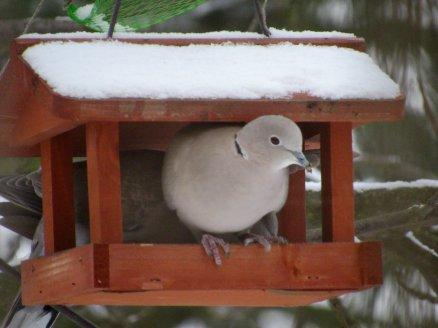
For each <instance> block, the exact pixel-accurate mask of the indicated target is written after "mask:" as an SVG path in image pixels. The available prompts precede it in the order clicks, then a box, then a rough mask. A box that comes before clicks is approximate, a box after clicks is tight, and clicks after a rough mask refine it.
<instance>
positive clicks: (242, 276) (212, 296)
mask: <svg viewBox="0 0 438 328" xmlns="http://www.w3.org/2000/svg"><path fill="white" fill-rule="evenodd" d="M22 279H23V285H22V294H23V301H24V303H25V304H28V305H32V304H69V303H71V304H78V305H85V304H108V305H111V304H119V305H135V304H137V305H140V304H141V305H199V306H200V305H204V306H205V305H209V306H219V305H235V306H238V305H240V306H244V305H245V306H295V305H305V304H310V303H313V302H316V301H319V300H323V299H325V298H327V297H332V296H336V295H340V294H343V293H347V292H351V291H358V290H361V289H364V288H369V287H372V286H376V285H379V284H381V282H382V273H381V245H380V243H377V242H365V243H326V244H322V243H317V244H290V245H284V246H273V247H272V250H271V251H270V252H265V251H264V249H263V248H262V247H261V246H259V245H252V246H249V247H244V246H238V245H232V247H231V256H230V257H229V258H225V259H224V263H223V265H222V266H221V267H216V266H215V265H214V263H213V261H212V259H211V258H208V257H207V256H206V255H205V253H204V251H203V249H202V248H201V246H199V245H150V244H145V245H136V244H111V245H88V246H83V247H79V248H76V249H73V250H68V251H63V252H60V253H57V254H55V255H52V256H49V257H45V258H40V259H35V260H30V261H26V262H25V263H24V264H23V267H22ZM53 286H56V288H52V287H53Z"/></svg>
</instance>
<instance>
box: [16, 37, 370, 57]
mask: <svg viewBox="0 0 438 328" xmlns="http://www.w3.org/2000/svg"><path fill="white" fill-rule="evenodd" d="M92 40H96V39H92ZM113 40H117V41H119V42H129V43H137V44H160V45H166V46H188V45H191V44H220V43H224V42H227V43H228V42H229V43H233V44H248V43H250V44H255V45H269V44H278V43H284V42H290V43H292V44H311V45H319V46H338V47H343V48H350V49H354V50H358V51H362V52H364V51H365V50H366V45H365V40H364V39H363V38H356V37H354V38H228V39H227V38H221V39H218V38H191V39H189V38H149V39H148V38H143V39H140V38H138V39H130V38H113ZM53 41H66V39H65V38H47V39H44V38H37V39H35V38H33V39H32V38H20V39H15V40H14V42H13V45H12V47H13V49H14V53H17V54H22V53H23V51H24V50H26V49H27V48H28V47H30V46H33V45H35V44H38V43H42V42H53ZM71 41H74V42H87V41H90V38H74V39H72V40H71Z"/></svg>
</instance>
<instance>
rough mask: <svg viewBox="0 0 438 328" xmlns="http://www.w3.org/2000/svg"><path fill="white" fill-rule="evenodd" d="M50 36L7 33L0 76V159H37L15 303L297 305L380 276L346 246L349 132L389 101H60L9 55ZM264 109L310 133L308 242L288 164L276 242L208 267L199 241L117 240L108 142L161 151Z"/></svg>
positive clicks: (350, 236)
mask: <svg viewBox="0 0 438 328" xmlns="http://www.w3.org/2000/svg"><path fill="white" fill-rule="evenodd" d="M54 40H56V39H54V38H50V39H47V40H45V39H17V40H15V42H14V43H13V45H12V48H11V60H10V62H9V64H8V66H7V68H6V71H5V74H4V75H3V76H2V78H1V79H0V128H1V129H0V154H3V155H10V156H11V155H15V156H39V155H40V154H41V157H42V169H43V179H42V180H43V181H42V184H43V189H44V199H43V213H44V214H43V216H44V220H45V222H44V229H45V230H44V231H45V256H44V257H41V258H37V259H32V260H28V261H25V262H24V263H23V265H22V271H21V273H22V283H23V289H22V296H23V303H24V304H26V305H34V304H48V303H49V304H77V305H86V304H106V305H163V306H165V305H181V306H183V305H194V306H214V305H218V306H219V305H230V306H231V305H234V306H297V305H307V304H311V303H314V302H317V301H321V300H325V299H328V298H330V297H334V296H338V295H341V294H345V293H348V292H354V291H360V290H363V289H365V288H369V287H372V286H376V285H379V284H381V282H382V271H381V270H382V263H381V245H380V243H376V242H364V243H354V193H353V151H352V128H353V127H354V126H356V125H359V124H365V123H369V122H377V121H394V120H398V119H400V118H401V117H402V115H403V107H404V96H403V95H400V96H399V97H396V98H393V99H380V100H370V99H340V100H336V101H333V100H326V99H319V98H315V97H311V96H309V95H308V94H294V95H292V96H291V97H289V98H283V99H275V100H272V99H259V100H241V99H240V100H239V99H210V100H196V99H195V100H193V99H192V100H187V99H186V100H184V99H161V100H151V99H133V98H128V99H105V100H99V99H78V98H71V97H65V96H61V95H59V94H57V93H56V92H54V91H53V90H52V89H51V88H50V87H49V86H48V84H47V83H46V82H45V81H43V80H42V79H41V78H40V77H39V76H38V75H37V74H36V73H35V72H34V71H33V70H32V69H31V67H30V66H29V65H28V64H27V63H26V62H25V61H24V59H23V58H22V56H21V55H22V53H23V51H24V50H25V49H27V48H28V47H30V46H32V45H34V44H36V43H40V42H47V41H54ZM62 40H63V41H65V39H62ZM83 41H86V40H80V39H76V40H74V42H83ZM120 41H122V42H123V41H126V40H120ZM129 42H133V43H144V44H146V43H147V44H161V45H179V46H186V45H188V44H191V43H195V44H210V43H222V42H230V43H246V44H262V45H266V44H271V43H278V42H291V43H295V44H297V43H306V44H314V45H336V46H339V47H347V48H352V49H355V50H359V51H364V50H365V43H364V40H363V39H361V38H347V39H338V38H325V39H302V38H300V39H294V38H287V39H267V38H266V39H264V38H262V39H229V40H226V39H135V40H129ZM267 114H279V115H284V116H286V117H288V118H290V119H292V120H294V121H296V122H297V123H298V124H299V126H300V128H301V130H302V132H303V136H304V139H305V140H306V142H305V146H306V147H307V146H308V145H310V142H311V141H310V140H314V139H311V138H314V137H318V136H319V139H318V141H317V145H316V146H317V148H319V147H320V148H321V176H322V190H321V199H322V241H323V242H322V243H315V244H312V243H306V204H305V195H306V194H305V175H304V172H303V171H300V172H298V173H295V174H294V175H293V176H292V179H291V180H290V184H289V187H290V188H289V190H290V191H289V196H288V200H287V202H286V204H285V206H284V208H283V210H282V212H281V214H280V222H279V225H280V231H281V234H282V235H283V236H285V237H287V238H288V239H289V240H290V241H291V244H289V245H283V246H278V245H274V246H273V247H272V250H271V252H265V251H264V250H263V248H262V247H261V246H259V245H251V246H249V247H243V246H238V245H232V247H231V256H230V257H229V258H226V259H224V264H223V265H222V266H221V267H216V266H215V265H214V263H213V261H212V259H211V258H208V257H207V255H206V254H205V253H204V251H203V250H202V248H201V246H200V245H142V244H121V242H122V212H121V193H120V163H119V151H120V150H124V149H162V150H164V149H166V147H167V145H168V143H169V140H170V139H171V138H172V136H173V135H174V133H175V132H176V131H177V130H178V129H179V128H181V127H182V126H183V125H185V124H187V123H190V122H247V121H250V120H252V119H254V118H256V117H258V116H260V115H267ZM11 136H12V137H11ZM314 146H315V145H314V144H312V148H313V147H314ZM78 155H80V156H87V175H88V191H89V193H88V194H89V212H90V213H89V214H90V215H89V216H90V237H91V238H90V239H91V241H92V244H90V245H86V246H82V247H78V248H74V245H75V232H74V220H75V218H74V202H73V167H72V157H73V156H78Z"/></svg>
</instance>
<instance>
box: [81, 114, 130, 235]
mask: <svg viewBox="0 0 438 328" xmlns="http://www.w3.org/2000/svg"><path fill="white" fill-rule="evenodd" d="M86 144H87V145H86V147H87V176H88V203H89V212H90V236H91V241H92V242H93V243H101V244H107V243H120V242H122V239H123V231H122V200H121V181H120V160H119V125H118V123H115V122H105V123H99V122H95V123H87V124H86Z"/></svg>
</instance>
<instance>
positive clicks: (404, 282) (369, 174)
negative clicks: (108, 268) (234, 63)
mask: <svg viewBox="0 0 438 328" xmlns="http://www.w3.org/2000/svg"><path fill="white" fill-rule="evenodd" d="M75 2H77V3H81V2H82V3H87V1H75ZM89 2H91V1H89ZM38 3H39V0H38V1H37V0H27V1H13V0H1V1H0V65H1V66H2V65H3V64H4V63H5V62H6V60H7V58H8V49H9V44H10V42H11V40H12V39H13V38H15V37H16V36H18V35H20V34H21V32H22V31H23V29H24V27H25V25H26V23H27V20H28V17H30V16H31V15H32V14H33V12H34V10H35V8H36V6H37V4H38ZM63 6H64V2H63V1H62V0H46V1H45V2H44V4H43V7H42V9H41V11H40V12H39V14H38V17H37V18H36V19H35V20H34V22H33V24H32V26H31V28H30V32H39V33H48V32H61V31H76V30H79V29H80V28H79V27H78V26H76V25H75V24H74V23H73V22H71V21H70V20H69V19H68V18H66V17H65V11H64V10H63ZM267 16H268V25H270V26H271V27H275V28H284V29H289V30H297V31H300V30H315V31H331V30H337V31H342V32H350V33H354V34H356V35H357V36H360V37H364V38H365V39H366V41H367V45H368V53H369V54H370V55H371V56H372V57H373V59H374V60H375V61H376V63H377V64H378V65H379V66H380V67H381V69H382V70H384V71H385V72H387V73H388V74H389V75H390V76H391V77H392V79H394V80H395V81H396V82H398V83H399V85H400V86H401V88H402V90H403V91H404V93H405V94H406V96H407V107H406V114H405V118H404V119H403V120H402V121H400V122H396V123H379V124H370V125H367V126H364V127H359V128H357V129H355V132H354V150H355V151H356V152H357V153H358V154H359V155H358V156H357V157H356V158H355V180H357V181H396V180H405V181H412V180H417V179H438V1H436V0H306V1H305V0H293V1H292V0H290V1H289V0H270V1H268V2H267ZM255 22H256V21H255V19H254V10H253V2H252V1H251V0H208V1H207V2H206V3H205V4H203V5H201V6H200V7H199V8H198V9H197V10H195V11H194V12H191V13H189V14H186V15H183V16H180V17H177V18H174V19H172V20H170V21H168V22H166V23H164V24H162V25H159V26H156V27H154V28H152V29H151V31H178V32H192V31H199V32H201V31H214V30H240V31H246V30H254V29H256V28H257V24H256V23H255ZM38 165H39V163H38V159H30V160H29V159H26V160H23V159H17V158H1V159H0V175H5V174H15V173H24V172H29V171H31V170H33V169H35V168H37V167H38ZM308 178H309V179H310V180H314V181H318V174H317V173H316V174H313V175H312V176H309V177H308ZM308 200H309V201H308V211H309V228H310V230H309V235H311V234H312V231H316V230H317V229H318V227H319V225H320V224H319V216H320V215H319V211H320V200H319V192H318V191H317V190H316V191H315V189H314V190H313V191H312V190H309V191H308ZM356 211H357V219H358V227H361V228H360V229H358V237H359V238H360V239H361V240H382V241H383V242H384V270H385V279H384V284H383V285H382V286H381V287H379V288H374V289H372V290H369V291H365V292H360V293H356V294H351V295H347V296H344V297H341V298H338V299H334V300H331V301H327V302H321V303H318V304H315V305H312V306H307V307H300V308H291V309H251V308H163V307H161V308H143V307H132V308H128V307H102V306H92V307H86V308H85V307H84V308H78V311H79V312H80V313H81V314H83V315H84V316H86V317H88V318H90V319H91V320H92V321H93V322H95V323H97V324H99V325H101V326H102V327H437V326H438V296H437V294H438V254H437V252H438V188H437V187H433V186H431V185H428V184H427V183H425V184H424V186H422V187H418V188H397V189H391V190H389V189H385V188H379V189H365V190H361V191H357V192H356ZM28 254H29V242H27V241H25V240H24V239H22V238H20V237H18V236H17V235H15V234H13V233H12V232H9V231H8V230H6V229H4V228H0V256H1V258H3V259H5V260H7V261H8V262H9V263H10V264H13V265H18V264H19V263H20V261H21V260H22V259H25V258H26V257H27V256H28ZM17 290H18V284H17V283H16V282H15V281H13V279H12V278H9V277H8V276H6V275H5V274H3V273H0V318H3V317H4V315H5V314H6V312H7V310H8V308H9V305H10V303H11V302H12V300H13V297H14V295H15V293H16V292H17ZM55 326H56V327H73V325H72V324H71V323H70V322H69V321H67V320H65V319H63V318H60V319H59V320H58V321H57V323H56V325H55Z"/></svg>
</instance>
